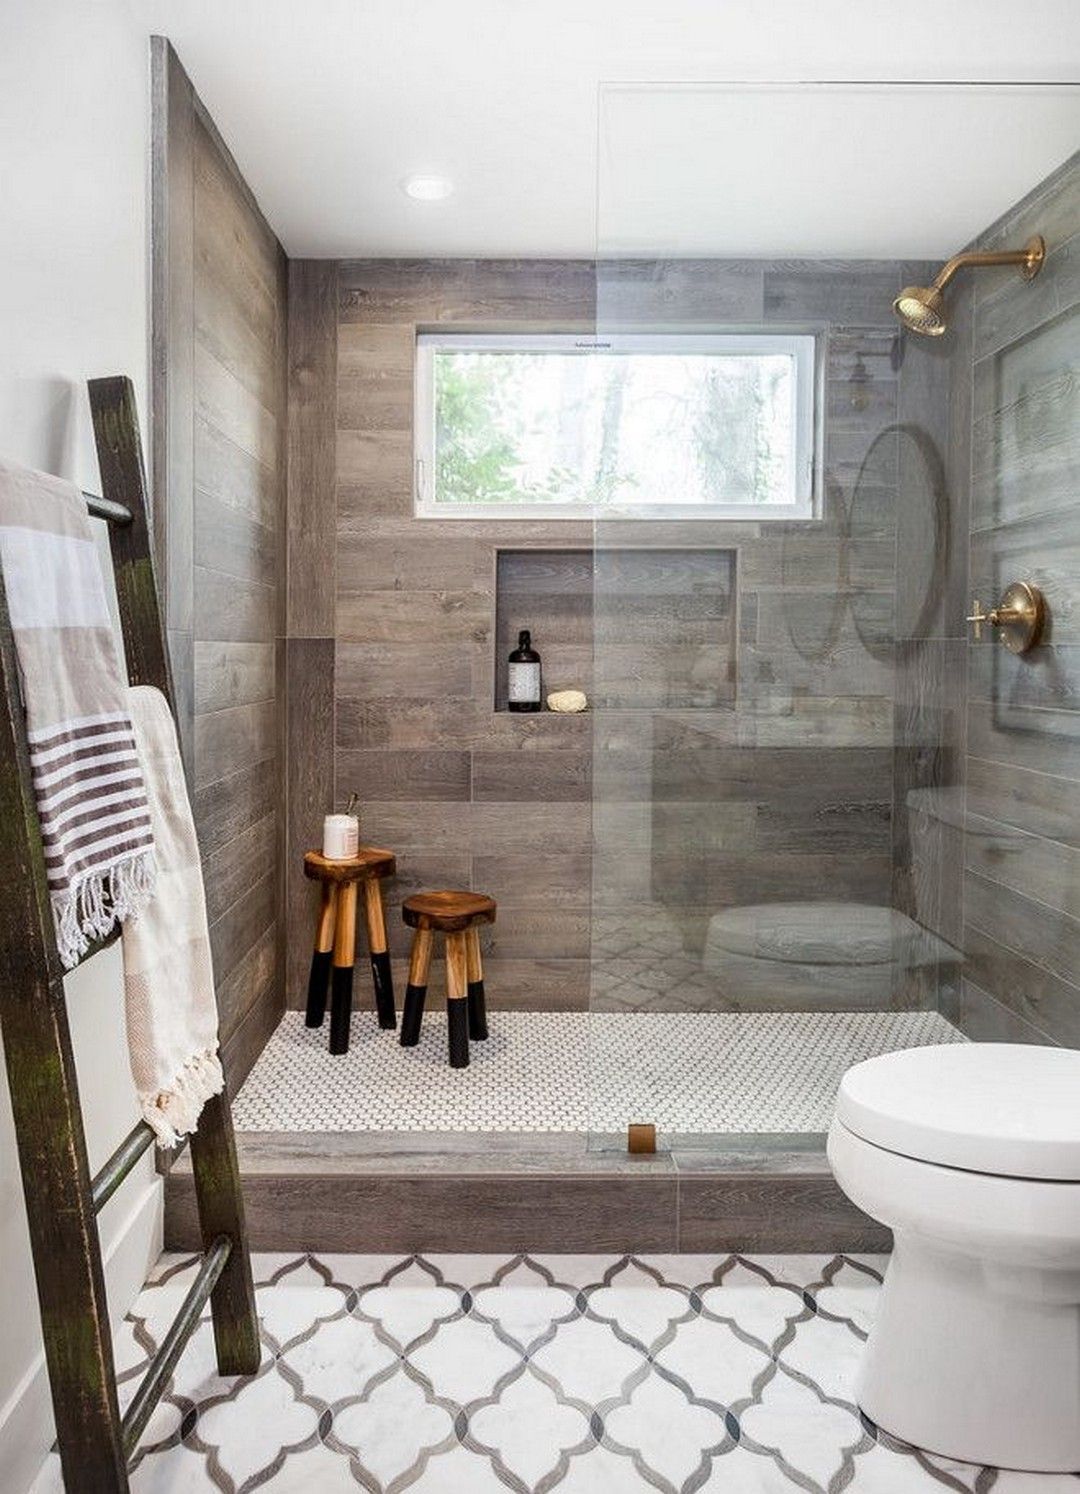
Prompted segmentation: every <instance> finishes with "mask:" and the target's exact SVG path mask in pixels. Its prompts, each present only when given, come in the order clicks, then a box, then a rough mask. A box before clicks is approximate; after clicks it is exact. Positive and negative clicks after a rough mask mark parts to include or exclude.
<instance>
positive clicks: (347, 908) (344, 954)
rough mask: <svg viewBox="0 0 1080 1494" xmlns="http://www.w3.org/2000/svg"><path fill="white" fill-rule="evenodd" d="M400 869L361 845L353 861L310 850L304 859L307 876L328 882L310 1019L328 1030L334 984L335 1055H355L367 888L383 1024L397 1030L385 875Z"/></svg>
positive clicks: (386, 855) (332, 1033) (311, 981)
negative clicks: (356, 972) (355, 996)
mask: <svg viewBox="0 0 1080 1494" xmlns="http://www.w3.org/2000/svg"><path fill="white" fill-rule="evenodd" d="M395 870H396V862H395V860H394V853H393V852H392V851H380V850H378V849H377V848H376V847H375V846H361V847H360V849H359V851H358V852H357V853H356V855H355V856H353V857H351V858H350V859H349V860H348V861H330V860H328V859H327V857H325V856H324V855H323V854H322V852H321V851H308V853H307V855H306V856H305V857H304V876H305V877H310V878H311V879H312V881H314V882H319V883H321V884H322V904H321V906H320V908H319V922H318V926H317V928H316V931H315V953H314V954H313V955H312V957H311V975H310V977H309V978H308V995H307V1016H306V1019H305V1020H306V1022H307V1025H308V1026H309V1027H321V1026H322V1022H323V1017H324V1016H325V1014H326V987H327V984H328V982H329V983H330V984H331V987H332V990H331V998H330V1052H331V1053H347V1052H348V1051H349V1019H350V1017H351V1016H352V986H353V965H354V963H355V960H356V899H357V893H358V890H359V888H360V887H361V886H363V889H364V925H365V927H366V929H367V940H368V954H369V955H370V956H371V978H372V982H373V983H374V986H375V1010H376V1012H377V1013H378V1016H379V1026H380V1027H396V1026H397V1013H396V1012H395V1010H394V977H393V973H392V972H391V969H390V951H389V949H388V948H387V943H386V918H385V916H384V914H383V901H382V888H381V887H380V885H379V884H380V882H381V881H382V879H383V877H392V876H393V875H394V872H395ZM331 960H332V961H333V964H332V966H331ZM331 970H332V978H331Z"/></svg>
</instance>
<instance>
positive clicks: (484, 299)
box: [340, 259, 596, 331]
mask: <svg viewBox="0 0 1080 1494" xmlns="http://www.w3.org/2000/svg"><path fill="white" fill-rule="evenodd" d="M594 275H595V272H594V267H593V264H592V262H591V261H589V260H513V259H505V260H495V259H487V260H485V259H451V260H393V259H390V260H385V259H384V260H377V259H369V260H344V261H342V263H341V266H340V283H341V294H340V320H341V322H342V323H343V324H346V323H351V322H375V323H378V324H379V325H383V326H385V325H387V324H390V323H393V322H405V323H407V324H408V323H412V324H413V325H415V324H416V323H421V324H424V323H431V322H439V323H452V322H455V321H465V322H470V323H472V324H474V325H475V324H476V323H480V324H484V323H488V324H491V323H493V322H494V323H498V324H501V325H503V326H504V327H505V326H507V325H509V326H511V327H517V328H521V329H522V330H525V329H527V328H528V327H530V326H536V327H543V326H546V325H550V324H552V323H554V324H555V325H556V326H558V327H559V328H560V330H563V329H566V330H574V329H575V326H580V327H581V329H582V330H584V331H590V330H591V329H592V326H593V321H594V309H595V298H596V292H595V278H594Z"/></svg>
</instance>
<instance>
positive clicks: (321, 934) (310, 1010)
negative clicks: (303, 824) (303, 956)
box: [304, 882, 337, 1027]
mask: <svg viewBox="0 0 1080 1494" xmlns="http://www.w3.org/2000/svg"><path fill="white" fill-rule="evenodd" d="M336 920H337V888H336V887H335V886H334V884H333V882H324V883H323V884H322V902H321V904H320V907H319V923H318V927H317V928H316V930H315V953H314V954H313V955H312V956H311V973H310V975H309V976H308V987H307V1010H306V1012H305V1014H304V1022H305V1025H306V1026H308V1027H321V1026H322V1023H323V1017H324V1016H325V1015H326V992H327V989H328V987H329V985H330V961H331V960H332V959H333V953H334V925H335V923H336Z"/></svg>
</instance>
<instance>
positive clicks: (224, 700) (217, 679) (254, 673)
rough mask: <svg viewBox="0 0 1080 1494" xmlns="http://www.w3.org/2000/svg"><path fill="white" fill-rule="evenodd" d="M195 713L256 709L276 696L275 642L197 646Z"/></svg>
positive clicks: (207, 642)
mask: <svg viewBox="0 0 1080 1494" xmlns="http://www.w3.org/2000/svg"><path fill="white" fill-rule="evenodd" d="M194 687H195V709H196V710H197V711H198V712H199V713H200V715H201V714H205V713H206V712H208V711H220V710H224V709H225V708H226V707H227V706H236V705H253V704H255V703H256V702H257V701H266V700H273V699H274V696H275V679H274V645H273V643H271V642H265V643H264V642H257V643H227V642H225V643H219V642H210V641H206V640H202V639H200V640H199V642H197V643H196V644H195V645H194Z"/></svg>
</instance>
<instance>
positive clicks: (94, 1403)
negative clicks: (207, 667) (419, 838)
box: [0, 378, 259, 1494]
mask: <svg viewBox="0 0 1080 1494" xmlns="http://www.w3.org/2000/svg"><path fill="white" fill-rule="evenodd" d="M89 388H90V408H91V412H92V415H93V422H94V437H95V441H96V443H97V453H98V463H99V466H100V469H101V488H102V497H100V498H98V497H96V496H93V495H91V494H87V495H86V497H87V504H88V506H89V509H90V512H91V513H92V514H94V515H96V516H97V517H99V518H103V519H105V520H106V521H107V522H108V525H109V544H110V549H111V551H112V560H113V565H114V568H115V572H116V595H117V601H118V603H119V609H120V620H121V626H122V630H123V637H124V647H125V650H126V653H127V663H128V673H129V676H130V679H131V683H132V684H134V685H156V686H157V688H158V689H159V690H161V691H162V692H163V693H164V695H165V697H166V699H167V700H168V701H169V704H170V707H171V708H172V709H173V711H174V714H175V702H174V698H173V693H172V681H171V678H170V671H169V660H168V653H167V650H166V642H165V634H164V630H163V626H162V617H161V611H160V608H159V604H158V595H157V587H156V584H155V580H154V566H153V560H152V556H151V549H150V529H149V524H148V519H147V503H146V476H145V471H144V468H143V457H142V446H141V444H140V441H139V424H138V415H137V413H136V408H135V395H134V390H133V388H132V384H131V381H130V379H127V378H109V379H91V380H90V384H89ZM0 676H2V685H3V699H2V702H0V826H2V830H0V1033H2V1035H3V1043H4V1056H5V1059H6V1062H7V1071H8V1081H9V1084H10V1088H11V1103H12V1109H13V1111H14V1117H15V1134H16V1138H17V1142H18V1150H19V1161H20V1164H21V1168H22V1177H23V1191H24V1193H25V1195H26V1212H27V1216H28V1219H29V1223H30V1242H31V1246H32V1249H33V1256H34V1270H35V1273H36V1276H37V1289H38V1298H39V1301H40V1304H41V1326H42V1333H43V1336H44V1340H45V1358H46V1362H47V1364H48V1370H49V1382H50V1385H51V1388H52V1402H53V1411H54V1413H55V1416H56V1433H57V1442H58V1444H59V1450H60V1461H61V1465H62V1468H63V1474H64V1485H65V1487H66V1488H67V1489H69V1490H72V1491H75V1490H78V1491H79V1494H126V1491H127V1489H128V1475H127V1466H128V1462H129V1460H130V1458H131V1456H132V1454H133V1452H134V1450H135V1447H136V1445H137V1443H138V1440H139V1438H140V1436H141V1435H142V1432H143V1430H144V1429H145V1427H146V1424H147V1422H148V1421H149V1419H150V1416H151V1414H152V1412H153V1410H154V1407H155V1406H156V1404H157V1402H158V1399H159V1398H160V1396H161V1393H162V1391H163V1390H164V1389H165V1387H166V1385H167V1384H168V1381H169V1377H170V1375H171V1373H172V1371H173V1368H174V1367H175V1365H176V1362H177V1360H178V1359H179V1357H180V1355H181V1353H182V1352H183V1349H184V1346H185V1344H186V1343H187V1341H188V1339H189V1337H190V1336H191V1334H192V1332H193V1331H194V1329H195V1327H196V1325H197V1323H198V1321H199V1317H200V1314H201V1312H202V1309H203V1307H204V1306H205V1304H206V1301H207V1298H209V1299H210V1305H211V1311H212V1315H213V1322H214V1339H215V1343H216V1347H217V1363H218V1369H219V1371H220V1373H221V1374H223V1375H250V1374H254V1373H255V1371H256V1370H257V1369H258V1366H259V1330H258V1321H257V1318H256V1315H255V1292H254V1288H253V1285H252V1278H251V1260H250V1257H249V1254H248V1246H247V1236H246V1233H245V1229H244V1211H243V1204H242V1201H241V1196H240V1176H239V1170H238V1168H237V1162H236V1145H235V1142H234V1139H233V1130H232V1117H231V1114H230V1110H229V1102H228V1099H227V1098H226V1097H225V1095H224V1094H221V1095H217V1096H216V1097H215V1098H214V1099H211V1100H209V1101H208V1102H207V1104H206V1106H205V1108H204V1109H203V1112H202V1115H201V1117H200V1120H199V1126H198V1130H197V1131H196V1132H195V1134H194V1135H193V1136H192V1137H191V1160H192V1167H193V1170H194V1176H195V1190H196V1195H197V1198H198V1207H199V1224H200V1228H201V1232H202V1240H203V1250H204V1254H203V1257H202V1262H201V1264H200V1267H199V1271H198V1274H197V1275H196V1277H195V1280H194V1283H193V1284H192V1287H191V1290H190V1291H189V1292H188V1294H187V1296H186V1298H185V1300H184V1303H183V1305H182V1307H181V1308H180V1311H179V1313H178V1315H177V1317H176V1320H175V1322H174V1323H173V1325H172V1327H171V1328H170V1329H169V1332H168V1333H167V1334H166V1336H165V1338H164V1339H163V1341H162V1343H161V1347H160V1348H159V1349H158V1351H157V1353H156V1354H155V1355H154V1358H153V1359H152V1361H151V1363H150V1366H149V1368H148V1369H147V1371H146V1374H145V1376H144V1378H143V1380H142V1382H141V1384H140V1385H139V1386H138V1389H137V1390H136V1392H135V1395H134V1397H133V1399H132V1401H131V1403H130V1405H129V1407H128V1410H127V1412H126V1414H125V1415H124V1416H123V1417H122V1418H121V1415H120V1408H119V1401H118V1398H117V1391H116V1374H115V1370H114V1367H113V1352H112V1339H111V1335H110V1330H109V1315H108V1308H107V1304H106V1300H105V1282H104V1275H103V1271H102V1264H101V1242H100V1239H99V1237H98V1229H97V1218H96V1216H97V1214H98V1212H99V1211H100V1210H101V1208H102V1207H103V1205H104V1204H105V1203H106V1201H107V1200H108V1199H110V1198H111V1197H112V1195H113V1193H115V1191H116V1189H117V1188H118V1187H119V1186H120V1184H121V1183H122V1182H123V1180H124V1179H125V1178H126V1177H127V1175H128V1173H129V1172H130V1171H131V1169H132V1168H133V1167H134V1165H135V1163H136V1162H137V1161H138V1159H139V1157H141V1156H142V1154H143V1153H144V1152H145V1151H146V1150H147V1148H148V1147H149V1146H150V1145H151V1144H152V1142H153V1140H154V1133H153V1131H152V1130H151V1128H150V1127H149V1126H148V1125H147V1124H146V1122H145V1121H140V1122H139V1124H138V1125H137V1126H136V1127H135V1129H134V1130H133V1131H132V1132H131V1133H130V1135H128V1136H127V1137H126V1138H125V1140H124V1141H123V1142H122V1143H121V1145H120V1146H119V1147H118V1148H117V1150H116V1151H115V1152H114V1153H113V1155H112V1156H111V1157H110V1158H109V1160H108V1161H107V1162H106V1163H105V1165H104V1167H103V1168H102V1169H101V1171H100V1172H99V1173H98V1174H97V1175H96V1177H91V1176H90V1169H89V1164H88V1162H87V1155H86V1137H85V1134H84V1131H83V1120H82V1112H81V1110H80V1107H79V1092H78V1085H77V1083H76V1077H75V1062H74V1059H73V1056H72V1051H71V1035H70V1032H69V1030H68V1021H67V1010H66V1007H65V1002H64V971H63V968H62V966H61V964H60V957H59V954H58V952H57V947H56V938H55V934H54V930H53V917H52V910H51V907H50V903H49V896H48V890H47V885H46V880H45V855H44V850H43V848H42V842H41V832H40V829H39V826H38V816H37V808H36V805H35V801H34V793H33V787H32V783H31V778H30V763H29V754H28V749H27V743H26V727H25V720H24V712H23V704H22V696H21V692H20V688H19V680H18V672H17V666H16V659H15V647H14V641H13V638H12V632H11V622H10V618H9V615H8V608H7V598H6V595H5V593H4V588H3V579H2V577H0ZM113 937H115V935H114V936H113ZM96 947H97V948H100V947H101V946H100V945H98V946H96Z"/></svg>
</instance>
